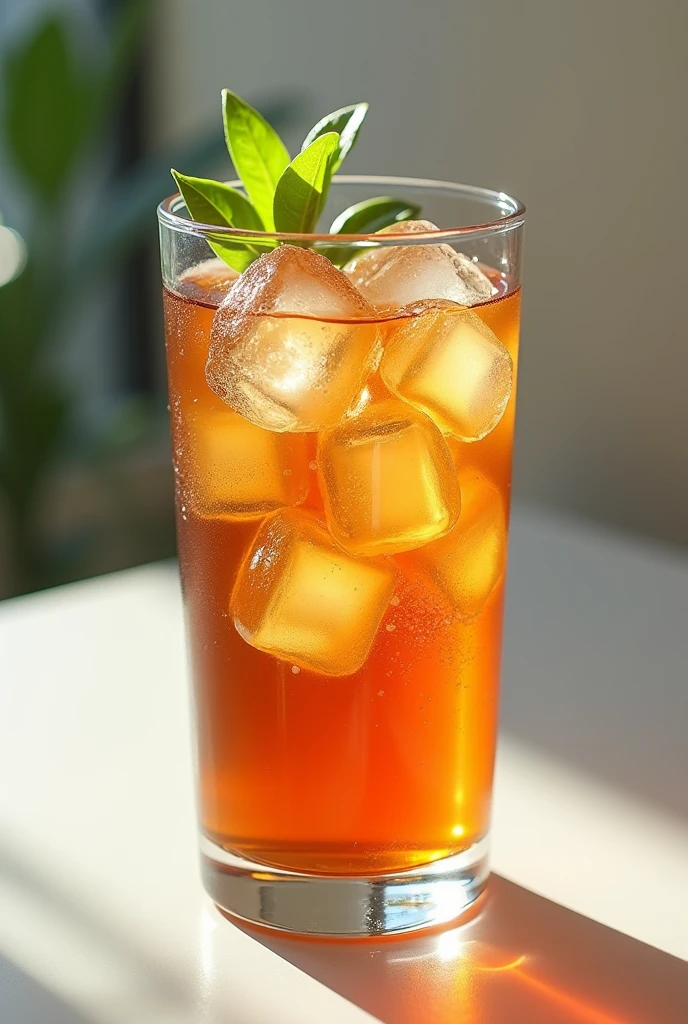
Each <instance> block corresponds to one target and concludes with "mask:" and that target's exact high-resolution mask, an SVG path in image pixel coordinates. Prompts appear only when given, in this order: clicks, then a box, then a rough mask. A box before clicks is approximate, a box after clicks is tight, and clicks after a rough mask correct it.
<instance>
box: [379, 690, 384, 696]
mask: <svg viewBox="0 0 688 1024" xmlns="http://www.w3.org/2000/svg"><path fill="white" fill-rule="evenodd" d="M377 695H378V697H384V695H385V691H384V690H378V691H377Z"/></svg>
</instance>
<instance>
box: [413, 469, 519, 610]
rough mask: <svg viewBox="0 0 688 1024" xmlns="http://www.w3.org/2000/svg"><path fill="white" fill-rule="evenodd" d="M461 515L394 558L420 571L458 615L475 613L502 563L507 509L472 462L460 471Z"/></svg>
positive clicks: (497, 492) (419, 573)
mask: <svg viewBox="0 0 688 1024" xmlns="http://www.w3.org/2000/svg"><path fill="white" fill-rule="evenodd" d="M460 481H461V515H460V516H459V520H458V522H457V524H456V526H455V527H454V529H453V530H451V531H450V533H448V534H447V535H446V536H445V537H442V538H441V539H440V540H436V541H433V542H432V543H431V544H427V545H426V546H425V547H424V548H421V549H420V550H418V551H414V552H412V553H410V554H407V555H402V556H401V558H400V559H399V564H400V567H401V568H402V571H408V572H410V573H411V574H414V575H419V576H420V577H421V578H422V579H423V580H424V581H425V582H426V583H427V584H428V585H429V586H430V587H432V588H434V589H435V591H436V592H438V593H439V594H440V595H442V597H443V598H444V600H445V601H446V602H447V603H448V604H449V605H450V606H451V608H452V610H453V612H454V613H455V614H456V615H457V617H458V618H459V619H462V620H464V621H468V620H470V619H473V618H475V616H476V615H479V614H480V612H481V611H482V610H483V608H484V607H485V604H486V603H487V600H488V598H489V597H490V594H491V593H492V592H493V590H494V589H495V587H496V586H497V584H498V582H499V580H500V579H501V578H502V575H503V573H504V569H505V566H506V545H507V533H506V510H505V507H504V500H503V498H502V496H501V494H500V493H499V489H498V488H497V487H496V485H495V484H494V483H493V482H492V481H491V480H489V479H488V478H487V477H486V476H485V475H484V474H482V473H480V472H479V471H478V470H476V469H475V468H468V467H467V468H466V469H465V470H464V471H463V472H462V473H461V474H460Z"/></svg>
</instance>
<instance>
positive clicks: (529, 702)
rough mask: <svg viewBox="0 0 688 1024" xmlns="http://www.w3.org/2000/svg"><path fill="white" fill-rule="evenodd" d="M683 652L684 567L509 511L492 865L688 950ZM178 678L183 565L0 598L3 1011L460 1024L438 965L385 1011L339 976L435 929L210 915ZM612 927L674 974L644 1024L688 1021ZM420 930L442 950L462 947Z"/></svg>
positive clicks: (119, 1018)
mask: <svg viewBox="0 0 688 1024" xmlns="http://www.w3.org/2000/svg"><path fill="white" fill-rule="evenodd" d="M687 666H688V560H686V559H685V558H682V557H681V556H680V555H679V554H678V553H677V552H675V551H668V550H663V549H661V548H659V547H656V548H655V547H652V546H650V545H647V544H641V543H639V542H634V541H630V540H626V539H620V538H618V537H616V536H614V535H613V534H610V533H605V532H602V531H598V530H596V529H593V528H591V527H583V526H581V525H577V524H573V523H570V522H566V521H564V520H559V519H554V518H550V517H549V516H547V515H545V514H543V513H540V512H538V513H536V512H534V511H532V510H523V509H518V510H517V512H516V514H515V516H514V524H513V529H512V542H511V553H510V570H509V594H508V612H507V630H506V650H505V659H504V671H503V693H504V698H503V714H502V732H501V740H500V748H499V757H498V770H497V782H496V800H495V812H494V839H493V866H494V868H495V870H496V871H498V872H499V873H500V874H501V875H502V876H504V877H505V878H506V879H511V880H512V881H513V882H517V883H518V884H519V885H520V886H523V887H525V888H526V889H529V890H532V892H534V893H538V894H540V895H542V896H545V897H547V898H548V899H549V900H553V901H556V902H557V903H559V904H562V905H563V906H564V907H567V908H570V909H571V910H574V911H577V912H578V913H580V914H584V915H586V916H587V917H589V918H592V919H593V920H594V921H597V922H600V923H602V924H603V925H607V926H609V927H611V928H614V929H617V930H618V931H620V932H623V933H625V934H626V935H627V936H631V937H633V938H634V939H639V940H641V941H642V942H644V943H647V944H649V945H651V946H654V947H656V948H657V950H662V951H664V952H665V953H668V954H672V955H673V956H674V957H681V958H685V957H688V785H687V783H688V754H687V750H688V743H687V742H686V735H687V733H688V684H687V679H688V668H687ZM185 675H186V664H185V656H184V646H183V636H182V625H181V613H180V599H179V592H178V583H177V577H176V569H175V567H174V566H172V565H168V564H157V565H151V566H146V567H142V568H139V569H133V570H129V571H126V572H122V573H117V574H113V575H110V576H105V577H101V578H98V579H95V580H90V581H87V582H84V583H80V584H74V585H72V586H69V587H64V588H60V589H58V590H54V591H49V592H45V593H42V594H37V595H33V596H29V597H25V598H20V599H15V600H12V601H8V602H5V603H4V604H2V605H0V1020H1V1021H2V1024H20V1022H21V1024H24V1022H26V1024H29V1022H33V1021H40V1022H45V1024H86V1022H100V1021H102V1022H106V1024H110V1022H112V1024H125V1022H126V1024H139V1022H141V1024H143V1022H146V1024H149V1022H156V1024H157V1022H164V1024H177V1022H179V1024H182V1022H184V1024H216V1022H217V1024H220V1022H225V1021H227V1022H231V1024H244V1022H256V1024H272V1022H279V1024H292V1022H293V1024H297V1022H298V1024H310V1022H319V1024H320V1022H331V1024H338V1022H344V1024H356V1022H357V1021H365V1020H372V1019H374V1018H373V1017H371V1016H369V1014H368V1013H367V1012H366V1011H365V1010H364V1009H362V1008H361V1007H363V1006H367V1007H368V1009H370V1008H371V1007H372V1008H373V1009H374V1010H375V1013H376V1015H377V1014H379V1019H384V1020H386V1021H387V1020H388V1021H392V1022H394V1021H397V1020H399V1021H401V1020H404V1021H406V1020H409V1021H410V1020H414V1021H415V1020H416V1019H418V1020H421V1019H422V1020H426V1021H428V1022H429V1024H430V1022H433V1021H435V1020H437V1021H440V1020H441V1021H444V1020H445V1019H447V1020H449V1019H451V1020H452V1021H453V1022H457V1021H458V1018H457V1017H456V1016H455V1015H453V1016H450V1015H449V1011H448V1010H447V1009H446V1005H445V1006H444V1009H442V1006H443V1005H444V1004H442V1000H441V999H440V993H439V991H438V992H437V1002H436V1003H435V992H434V990H433V988H432V986H433V985H435V982H428V986H429V987H427V988H426V991H425V994H424V996H423V998H424V1000H425V1005H426V1006H427V1009H426V1011H425V1012H424V1013H422V1014H421V1016H420V1017H415V1016H412V1015H411V1011H410V1010H409V1011H408V1013H406V1011H404V1012H402V1011H400V1010H398V1009H392V1002H391V1001H390V1000H391V996H390V997H389V999H387V996H384V998H383V996H381V995H380V992H384V984H383V982H382V981H381V980H380V979H382V974H380V975H379V977H378V981H379V985H378V981H375V982H374V985H373V988H374V989H375V991H377V993H378V1001H377V1002H375V999H374V998H373V996H370V998H368V997H363V996H361V997H360V998H359V997H358V995H357V989H356V984H355V983H354V981H350V983H349V982H346V983H345V982H344V980H343V979H344V978H345V974H346V972H347V971H348V972H349V973H348V975H346V976H347V977H349V978H350V979H351V978H353V976H354V973H356V972H357V974H358V976H360V975H361V971H360V964H361V963H362V962H363V961H361V960H360V957H361V956H364V957H370V961H369V962H370V963H372V962H373V960H375V958H376V957H378V958H379V957H381V958H382V960H384V968H385V972H386V974H385V977H387V976H388V975H390V971H392V966H393V965H394V964H397V965H398V964H399V962H400V960H404V958H405V960H406V961H408V964H407V965H406V967H404V970H405V971H407V973H408V971H410V970H411V969H412V961H419V960H422V959H423V956H426V953H422V954H421V953H418V952H416V954H414V953H413V950H414V949H415V950H416V951H418V950H422V949H425V950H426V951H427V949H428V948H429V947H428V946H427V940H426V946H425V947H424V946H422V945H416V946H415V947H414V946H413V945H412V944H409V943H408V942H407V943H406V945H405V946H403V947H396V949H397V953H396V954H394V953H393V950H394V948H395V947H393V946H389V947H387V946H380V947H379V949H376V950H373V949H371V950H370V951H369V952H365V953H360V952H356V951H354V950H352V949H351V948H349V951H348V952H342V953H332V954H330V953H329V952H328V949H330V948H331V947H327V945H326V944H314V945H311V946H309V947H306V946H305V945H304V944H301V946H300V947H299V948H300V949H301V952H298V949H297V947H294V948H295V949H297V952H295V953H294V954H293V955H292V954H290V953H289V950H288V948H287V947H284V948H282V947H280V944H279V942H275V943H272V945H273V947H274V948H278V949H279V952H280V954H281V955H277V954H276V953H275V952H274V951H273V949H270V948H268V946H267V945H266V944H265V943H264V942H260V941H257V940H256V938H254V937H252V936H251V935H248V934H246V933H245V932H243V931H241V930H239V929H238V928H235V927H234V926H232V925H231V924H229V923H228V922H227V921H225V920H224V919H223V918H221V917H220V916H219V915H218V914H217V912H216V910H215V909H214V908H213V907H212V906H211V905H210V903H209V901H207V899H206V898H205V897H204V896H203V893H202V890H201V887H200V883H199V879H198V871H197V854H196V838H195V830H194V811H193V796H192V784H191V768H190V754H189V732H188V714H187V695H186V679H185ZM500 884H502V883H497V890H496V891H497V892H498V893H499V894H501V893H502V892H504V893H507V892H511V893H517V892H522V890H517V889H516V887H512V888H509V887H508V883H503V886H504V887H506V888H504V889H503V890H502V889H499V885H500ZM526 895H527V894H526ZM499 899H501V895H500V896H499ZM532 900H533V904H532V905H533V907H535V908H537V907H541V908H544V907H546V906H547V907H550V905H549V904H545V903H544V902H543V901H537V900H536V899H535V897H532ZM514 906H516V904H514ZM554 909H555V910H556V908H554ZM533 913H535V911H533ZM562 913H564V912H563V911H562ZM522 916H523V918H524V919H525V917H526V916H527V914H523V915H522ZM570 918H571V920H572V921H573V922H574V924H575V922H579V923H580V919H578V918H575V916H574V915H570ZM574 924H572V925H571V927H572V929H573V930H574V931H575V928H576V927H579V925H575V927H574ZM590 927H591V928H592V927H593V926H592V925H591V926H590ZM571 934H572V935H573V931H572V932H571ZM577 934H578V933H577ZM591 934H592V933H591ZM611 934H612V933H608V932H606V931H605V930H604V929H597V930H596V931H595V932H594V935H595V936H597V937H600V936H601V937H602V938H604V936H607V937H608V936H609V935H611ZM453 935H454V936H455V935H456V933H453ZM529 941H531V942H533V941H534V939H533V936H532V935H531V937H530V940H529ZM571 941H573V940H571ZM586 941H587V940H586ZM595 941H597V940H595ZM604 941H609V940H608V938H607V939H604ZM618 941H619V942H621V943H626V944H625V945H623V950H624V951H625V952H624V956H626V958H628V957H629V956H632V957H636V958H637V956H639V957H640V959H639V960H638V963H641V962H647V963H648V964H649V965H650V967H649V968H648V971H649V974H648V978H649V976H650V974H652V975H653V976H654V977H655V978H659V976H660V974H661V972H662V971H663V970H664V971H665V974H664V975H662V977H663V978H666V979H669V978H670V981H666V980H663V981H662V983H661V993H664V995H665V996H666V999H667V1005H666V1006H665V1007H664V1010H663V1013H664V1015H663V1016H657V1017H655V1018H654V1019H653V1021H652V1024H657V1022H659V1021H662V1022H663V1021H665V1020H667V1021H668V1020H669V1019H671V1020H674V1019H675V1020H676V1021H678V1020H685V1019H688V1015H686V1013H685V1010H686V1007H685V1006H684V1007H683V1008H682V1010H680V1011H679V1010H678V1008H677V1007H676V1005H675V1004H676V1000H677V998H678V997H677V995H676V992H677V989H676V988H675V985H676V984H678V982H677V981H676V979H677V977H678V975H677V974H676V967H677V966H678V962H677V961H675V960H672V959H671V957H660V954H655V953H653V952H652V951H651V950H650V951H646V953H645V954H644V953H643V949H644V947H641V946H638V944H637V943H631V942H630V941H628V940H622V939H621V937H620V936H619V939H618ZM433 942H434V943H435V945H434V946H433V950H434V953H433V956H434V955H435V954H437V956H438V957H439V960H437V956H436V960H437V962H440V961H442V962H444V961H447V959H448V958H449V956H450V954H451V942H455V938H452V936H451V935H449V936H445V937H444V938H442V937H440V938H439V940H433ZM443 943H444V945H443ZM402 948H403V949H404V950H405V951H406V952H405V953H404V956H401V955H400V954H399V950H400V949H402ZM564 948H566V940H564ZM619 948H620V949H621V948H622V947H619ZM390 949H391V950H392V952H391V953H390V952H389V950H390ZM304 950H305V952H304ZM359 950H360V946H359ZM409 950H411V952H409ZM448 950H449V953H448ZM634 951H639V952H638V953H637V954H636V952H634ZM619 955H620V954H619ZM337 956H339V957H340V959H339V961H337V959H336V957H337ZM427 956H428V957H429V954H427ZM643 956H645V957H646V959H645V961H643V959H642V957H643ZM285 957H287V959H285ZM356 957H359V960H358V961H356V963H357V964H358V966H356V968H355V971H353V968H352V967H351V965H352V964H353V963H354V959H355V958H356ZM309 958H310V959H309ZM346 958H348V959H346ZM352 958H354V959H352ZM289 960H292V962H291V963H290V962H289ZM376 962H377V961H376ZM429 962H430V960H428V963H429ZM627 962H629V961H628V959H627ZM634 962H635V961H634ZM296 963H301V965H302V966H304V965H305V969H304V970H301V969H299V968H298V967H297V966H295V964H296ZM338 963H341V968H339V967H338V966H337V964H338ZM347 965H348V966H347ZM680 966H681V967H682V966H683V965H680ZM457 969H458V968H457ZM306 971H309V972H310V974H313V975H315V977H312V976H310V975H309V973H306ZM352 972H353V973H352ZM657 972H659V973H657ZM667 972H668V973H667ZM426 973H427V972H426ZM430 973H431V972H430ZM634 973H637V971H635V972H634ZM390 976H391V975H390ZM318 977H319V978H321V981H318V980H316V978H318ZM409 977H410V975H409ZM428 977H430V975H428ZM333 978H334V981H332V979H333ZM338 978H339V979H340V981H341V984H340V981H338ZM323 981H324V982H326V983H322V982H323ZM686 982H688V978H686ZM395 984H396V983H395ZM438 984H439V983H438ZM538 984H540V986H541V988H542V983H538ZM380 985H382V988H380V987H379V986H380ZM672 985H673V986H674V988H672V987H671V986H672ZM435 987H437V985H435ZM333 989H339V991H343V992H344V993H345V994H347V995H350V997H351V998H350V1000H349V999H346V998H343V996H342V995H340V994H338V993H337V992H336V991H333ZM371 991H372V989H371ZM390 991H391V990H390ZM658 991H659V989H658ZM445 996H446V993H445ZM685 996H686V1000H687V1001H688V984H686V988H685ZM543 998H544V997H543ZM557 998H559V1002H560V1004H561V1005H564V1004H562V1003H561V999H562V998H563V997H561V996H559V997H557ZM566 998H568V999H569V1003H571V998H572V997H566ZM653 998H660V997H659V996H656V997H653ZM384 999H387V1002H386V1003H385V1002H384ZM381 1000H382V1001H381ZM357 1002H358V1003H359V1004H360V1005H359V1006H357V1005H356V1003H357ZM514 1005H515V1004H514ZM553 1005H554V1004H552V1006H553ZM572 1005H573V1004H572ZM686 1005H688V1002H687V1004H686ZM433 1006H435V1009H433ZM2 1008H4V1009H2ZM672 1008H673V1009H675V1010H676V1016H675V1018H674V1017H673V1016H672ZM569 1011H570V1006H569ZM445 1012H446V1013H447V1016H446V1017H445V1016H444V1015H443V1014H444V1013H445ZM524 1012H525V1011H524ZM553 1012H554V1011H553V1010H552V1011H551V1013H550V1014H549V1016H548V1015H547V1013H545V1015H544V1016H543V1017H542V1018H540V1017H539V1016H537V1014H535V1012H534V1011H533V1012H531V1013H530V1016H529V1017H527V1018H526V1017H524V1018H523V1019H524V1020H526V1019H528V1022H529V1024H530V1022H531V1021H532V1022H533V1024H535V1022H536V1019H537V1022H539V1021H540V1019H542V1020H554V1017H553V1016H552V1015H551V1014H552V1013H553ZM562 1012H563V1011H562ZM567 1012H568V1011H567ZM405 1013H406V1015H405ZM543 1013H544V1011H543ZM462 1019H463V1018H462ZM466 1019H469V1017H466ZM471 1019H472V1018H471ZM495 1019H496V1018H495ZM500 1019H504V1020H507V1019H509V1018H508V1017H504V1018H500ZM556 1019H557V1020H559V1017H557V1018H556ZM562 1019H563V1018H562ZM569 1019H571V1020H574V1019H583V1017H580V1016H579V1018H576V1017H575V1016H573V1017H566V1020H569ZM585 1019H586V1020H587V1021H588V1022H589V1024H597V1022H598V1021H599V1022H603V1024H622V1019H621V1018H619V1017H611V1016H604V1015H602V1016H598V1017H594V1016H589V1015H588V1017H585ZM639 1019H640V1018H639ZM646 1019H649V1018H642V1020H643V1021H644V1020H646ZM489 1024H492V1020H490V1022H489ZM623 1024H630V1021H629V1018H627V1017H624V1018H623ZM633 1024H635V1021H633Z"/></svg>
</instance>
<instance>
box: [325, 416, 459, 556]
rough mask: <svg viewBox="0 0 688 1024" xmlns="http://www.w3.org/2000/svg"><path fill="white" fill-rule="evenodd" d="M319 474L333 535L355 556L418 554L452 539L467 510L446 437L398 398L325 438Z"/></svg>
mask: <svg viewBox="0 0 688 1024" xmlns="http://www.w3.org/2000/svg"><path fill="white" fill-rule="evenodd" d="M318 472H319V478H320V482H321V490H322V492H323V497H324V500H325V510H326V515H327V525H328V527H329V529H330V532H331V533H332V536H333V537H334V538H335V540H336V541H337V542H338V543H339V544H341V545H342V547H344V548H346V549H347V551H351V552H353V553H355V554H361V555H367V556H370V555H377V554H393V553H396V552H399V551H409V550H411V549H413V548H417V547H420V546H421V545H422V544H426V543H427V542H428V541H431V540H434V539H435V538H437V537H441V536H442V535H443V534H445V533H447V531H448V530H450V529H451V528H452V526H453V525H454V523H455V522H456V520H457V517H458V515H459V511H460V508H461V496H460V493H459V485H458V481H457V477H456V470H455V468H454V463H453V461H452V456H451V453H450V451H449V448H448V446H447V443H446V441H445V440H444V438H443V436H442V434H441V433H440V431H439V430H438V429H437V427H436V426H435V424H434V423H433V422H432V420H431V419H429V418H428V417H427V416H425V415H424V414H423V413H421V412H419V411H418V410H417V409H414V408H413V406H411V405H407V404H406V403H405V402H400V401H398V400H396V399H389V400H388V401H382V402H373V403H371V404H370V405H368V406H366V407H365V408H364V410H363V411H362V412H361V414H360V415H359V416H357V417H356V418H355V419H349V420H347V421H346V422H345V423H343V424H341V425H340V426H338V427H335V428H334V429H332V430H329V431H327V432H326V433H324V434H323V435H321V437H320V441H319V446H318Z"/></svg>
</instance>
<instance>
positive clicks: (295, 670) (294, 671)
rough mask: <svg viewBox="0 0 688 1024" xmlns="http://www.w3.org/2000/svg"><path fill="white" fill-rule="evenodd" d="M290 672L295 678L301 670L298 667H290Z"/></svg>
mask: <svg viewBox="0 0 688 1024" xmlns="http://www.w3.org/2000/svg"><path fill="white" fill-rule="evenodd" d="M291 670H292V672H293V673H294V675H295V676H297V675H298V674H299V672H300V671H301V669H300V668H299V666H298V665H292V667H291Z"/></svg>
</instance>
